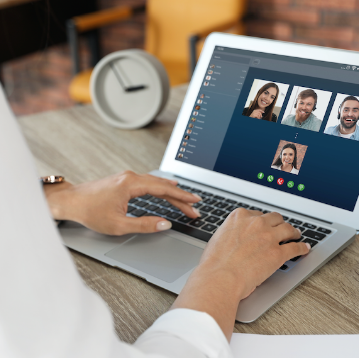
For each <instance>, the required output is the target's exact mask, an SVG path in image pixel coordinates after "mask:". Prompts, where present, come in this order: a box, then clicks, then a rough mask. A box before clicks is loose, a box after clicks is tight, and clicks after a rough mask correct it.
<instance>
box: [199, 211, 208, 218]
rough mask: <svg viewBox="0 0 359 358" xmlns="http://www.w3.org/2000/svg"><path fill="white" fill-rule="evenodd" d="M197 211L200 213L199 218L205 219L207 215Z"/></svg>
mask: <svg viewBox="0 0 359 358" xmlns="http://www.w3.org/2000/svg"><path fill="white" fill-rule="evenodd" d="M199 212H200V213H201V216H200V218H201V219H202V220H203V219H205V218H206V217H207V216H208V214H207V213H202V212H201V211H199Z"/></svg>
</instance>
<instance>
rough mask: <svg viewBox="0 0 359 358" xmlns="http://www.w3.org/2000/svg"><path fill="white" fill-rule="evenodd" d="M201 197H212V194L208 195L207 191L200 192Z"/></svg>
mask: <svg viewBox="0 0 359 358" xmlns="http://www.w3.org/2000/svg"><path fill="white" fill-rule="evenodd" d="M202 195H203V196H213V194H212V193H209V192H208V191H202Z"/></svg>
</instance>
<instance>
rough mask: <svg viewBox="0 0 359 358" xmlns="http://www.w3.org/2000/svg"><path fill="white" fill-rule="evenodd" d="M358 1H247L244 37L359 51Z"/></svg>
mask: <svg viewBox="0 0 359 358" xmlns="http://www.w3.org/2000/svg"><path fill="white" fill-rule="evenodd" d="M358 17H359V1H358V0H249V6H248V22H247V34H248V35H251V36H257V37H264V38H271V39H276V40H284V41H291V42H299V43H305V44H312V45H320V46H327V47H335V48H342V49H348V50H359V36H358V35H357V34H356V33H357V29H358V24H359V22H358Z"/></svg>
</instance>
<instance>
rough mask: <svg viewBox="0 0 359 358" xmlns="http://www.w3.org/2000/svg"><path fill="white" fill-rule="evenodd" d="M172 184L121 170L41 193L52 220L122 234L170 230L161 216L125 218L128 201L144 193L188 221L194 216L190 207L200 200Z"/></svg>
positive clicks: (174, 182) (48, 186)
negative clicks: (158, 199) (165, 204)
mask: <svg viewBox="0 0 359 358" xmlns="http://www.w3.org/2000/svg"><path fill="white" fill-rule="evenodd" d="M176 185H177V182H176V181H172V180H167V179H162V178H158V177H155V176H152V175H149V174H145V175H139V174H136V173H133V172H131V171H125V172H123V173H120V174H115V175H112V176H109V177H106V178H103V179H100V180H96V181H92V182H88V183H84V184H79V185H71V184H70V183H66V182H65V183H63V184H56V185H45V186H44V190H45V194H46V198H47V201H48V204H49V207H50V210H51V213H52V215H53V217H54V219H56V220H72V221H76V222H79V223H80V224H82V225H84V226H86V227H88V228H90V229H92V230H94V231H97V232H100V233H103V234H108V235H124V234H129V233H150V232H157V231H163V230H167V229H170V228H171V222H170V221H168V220H166V219H164V218H161V217H157V216H144V217H139V218H134V217H127V216H126V212H127V205H128V201H129V200H130V199H131V198H135V197H137V196H142V195H145V194H150V195H154V196H156V197H158V198H161V199H165V200H167V201H169V202H170V203H171V204H172V205H174V206H176V207H178V208H179V209H180V210H181V211H182V212H183V213H184V214H185V215H187V216H189V217H191V218H196V217H198V216H199V212H198V210H197V209H195V208H192V206H191V205H192V204H193V203H196V202H198V201H200V200H201V198H200V197H199V196H198V195H196V194H191V193H188V192H186V191H184V190H182V189H180V188H178V187H177V186H176Z"/></svg>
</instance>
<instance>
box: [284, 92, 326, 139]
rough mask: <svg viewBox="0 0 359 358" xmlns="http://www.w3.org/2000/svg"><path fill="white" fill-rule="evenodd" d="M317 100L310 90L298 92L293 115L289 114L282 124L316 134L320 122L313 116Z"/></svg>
mask: <svg viewBox="0 0 359 358" xmlns="http://www.w3.org/2000/svg"><path fill="white" fill-rule="evenodd" d="M317 100H318V96H317V94H316V93H315V92H314V91H313V90H312V89H306V90H304V91H302V92H300V93H299V95H298V97H297V100H296V102H295V105H294V108H295V114H289V115H288V116H287V117H286V118H285V119H283V121H282V124H285V125H287V126H292V127H297V128H303V129H308V130H310V131H314V132H318V131H319V129H320V126H321V124H322V121H321V120H320V119H318V118H317V117H316V116H315V115H314V114H313V111H315V109H316V105H317Z"/></svg>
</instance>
